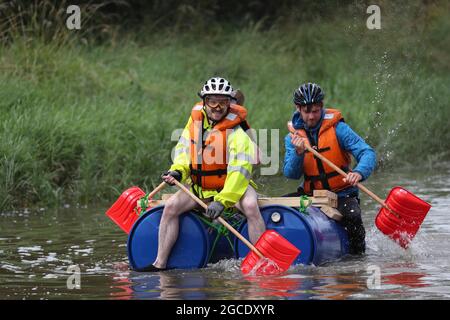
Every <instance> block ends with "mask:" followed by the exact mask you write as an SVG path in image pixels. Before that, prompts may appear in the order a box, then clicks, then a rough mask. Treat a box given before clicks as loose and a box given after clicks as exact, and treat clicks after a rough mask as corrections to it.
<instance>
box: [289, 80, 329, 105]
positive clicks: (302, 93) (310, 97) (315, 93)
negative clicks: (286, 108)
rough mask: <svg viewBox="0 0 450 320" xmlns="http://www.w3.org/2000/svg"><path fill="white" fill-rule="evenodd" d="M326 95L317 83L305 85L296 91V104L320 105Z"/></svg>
mask: <svg viewBox="0 0 450 320" xmlns="http://www.w3.org/2000/svg"><path fill="white" fill-rule="evenodd" d="M324 96H325V93H324V92H323V91H322V89H321V88H320V86H319V85H318V84H315V83H311V82H308V83H305V84H302V85H301V86H300V87H298V89H297V90H295V91H294V103H295V104H296V105H299V106H304V105H308V104H313V103H319V102H321V101H322V100H323V98H324Z"/></svg>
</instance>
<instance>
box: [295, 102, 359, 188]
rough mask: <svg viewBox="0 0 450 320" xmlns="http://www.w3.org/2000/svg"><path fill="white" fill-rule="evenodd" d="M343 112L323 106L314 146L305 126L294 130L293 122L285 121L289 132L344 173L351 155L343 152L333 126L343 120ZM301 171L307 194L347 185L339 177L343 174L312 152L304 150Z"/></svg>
mask: <svg viewBox="0 0 450 320" xmlns="http://www.w3.org/2000/svg"><path fill="white" fill-rule="evenodd" d="M343 119H344V118H343V117H342V114H341V112H340V111H339V110H336V109H326V111H325V115H324V118H323V120H322V124H321V126H320V129H319V134H318V138H317V140H318V141H317V144H316V145H314V143H313V141H314V140H313V139H312V137H310V136H309V134H308V133H307V132H306V130H304V129H299V130H296V129H294V128H293V126H292V123H291V122H288V127H289V131H290V132H291V135H292V134H298V135H299V136H301V137H303V138H306V139H307V140H308V141H309V143H310V145H311V147H312V148H314V149H316V150H317V151H318V152H320V153H321V154H322V155H323V156H324V157H326V158H327V159H328V160H330V161H331V162H333V163H334V164H335V165H337V166H338V167H340V168H341V169H342V170H344V171H345V172H348V171H349V170H350V164H351V157H350V154H349V153H348V152H346V151H344V150H343V149H342V148H341V147H340V145H339V141H338V139H337V136H336V125H337V124H338V123H339V121H341V120H343ZM303 174H304V178H305V183H304V185H303V189H304V190H305V193H306V194H308V195H312V193H313V190H316V189H327V190H330V191H333V192H337V191H339V190H343V189H345V188H347V187H350V184H349V183H347V182H344V181H343V180H342V176H340V174H339V173H338V172H337V171H335V170H333V169H332V168H331V167H330V166H329V165H328V164H326V163H325V162H323V161H321V160H320V159H318V158H316V157H315V156H314V155H313V154H312V153H311V152H309V151H308V150H305V157H304V160H303Z"/></svg>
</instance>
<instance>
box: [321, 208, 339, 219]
mask: <svg viewBox="0 0 450 320" xmlns="http://www.w3.org/2000/svg"><path fill="white" fill-rule="evenodd" d="M320 210H321V211H322V212H323V213H325V214H326V215H327V216H328V217H329V218H330V219H333V220H336V221H341V220H342V214H341V213H340V212H339V211H338V210H337V209H336V208H332V207H330V206H322V207H321V208H320Z"/></svg>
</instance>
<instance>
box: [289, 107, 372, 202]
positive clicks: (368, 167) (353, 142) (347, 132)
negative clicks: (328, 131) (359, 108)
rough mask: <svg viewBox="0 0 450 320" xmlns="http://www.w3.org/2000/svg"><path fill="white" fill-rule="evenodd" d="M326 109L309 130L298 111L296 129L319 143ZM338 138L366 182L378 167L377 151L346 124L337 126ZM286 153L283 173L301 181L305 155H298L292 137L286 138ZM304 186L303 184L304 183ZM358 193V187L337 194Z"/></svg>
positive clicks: (354, 169)
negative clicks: (308, 133)
mask: <svg viewBox="0 0 450 320" xmlns="http://www.w3.org/2000/svg"><path fill="white" fill-rule="evenodd" d="M324 115H325V109H323V110H322V117H321V118H320V121H319V123H318V124H317V125H316V126H315V127H314V128H308V127H307V126H306V124H305V123H304V122H303V119H302V117H301V115H300V113H299V112H298V111H296V112H295V113H294V115H293V117H292V124H293V126H294V128H295V129H305V130H307V131H309V132H310V133H311V136H312V137H314V139H315V140H316V141H317V136H318V133H319V129H320V126H321V124H322V120H323V116H324ZM336 136H337V139H338V142H339V145H340V146H341V148H342V149H343V150H346V151H348V152H350V153H351V155H352V156H353V157H354V158H355V159H356V161H357V165H356V167H355V168H353V170H352V171H353V172H358V173H359V174H361V176H362V180H361V181H364V180H366V179H367V178H368V177H369V176H370V174H371V173H372V171H373V170H374V169H375V165H376V155H375V151H374V150H373V149H372V148H371V147H370V146H369V145H368V144H367V143H366V142H365V141H364V139H362V138H361V137H360V136H358V135H357V134H356V133H355V132H354V131H353V130H352V129H351V128H350V127H349V125H348V124H346V123H345V122H342V121H341V122H339V123H338V124H337V125H336ZM284 145H285V149H286V151H285V152H286V153H285V156H284V166H283V173H284V175H285V176H286V177H287V178H290V179H300V177H302V176H303V158H304V155H303V154H302V155H298V154H297V152H296V151H295V146H294V145H293V144H292V143H291V137H290V135H289V134H288V135H286V137H285V138H284ZM302 186H303V183H302ZM352 193H356V194H357V193H358V187H349V188H347V189H344V190H342V191H339V192H338V193H337V195H338V197H345V196H346V195H348V194H352Z"/></svg>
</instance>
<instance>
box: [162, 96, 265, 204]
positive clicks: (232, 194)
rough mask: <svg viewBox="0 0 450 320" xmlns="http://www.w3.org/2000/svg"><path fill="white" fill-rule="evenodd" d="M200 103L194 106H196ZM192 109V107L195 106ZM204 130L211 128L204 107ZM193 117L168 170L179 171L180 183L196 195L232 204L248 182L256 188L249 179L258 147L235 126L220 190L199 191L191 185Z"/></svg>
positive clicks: (228, 144) (228, 137)
mask: <svg viewBox="0 0 450 320" xmlns="http://www.w3.org/2000/svg"><path fill="white" fill-rule="evenodd" d="M199 106H200V105H196V107H197V108H199ZM194 108H195V107H194ZM201 112H202V113H203V130H205V131H211V130H212V129H213V128H212V127H211V123H209V121H208V118H207V116H206V113H205V111H204V110H203V108H202V109H201ZM192 121H193V120H192V117H190V118H189V120H188V122H187V124H186V126H185V128H184V130H183V133H182V134H181V137H180V139H179V140H178V143H177V145H176V146H175V153H174V155H173V164H172V166H171V167H170V170H171V171H172V170H178V171H180V172H181V174H182V179H181V182H182V183H188V184H190V185H191V191H193V192H194V193H196V194H198V195H199V197H200V198H203V199H206V198H211V197H213V198H214V201H219V202H220V203H222V204H223V205H224V206H225V208H229V207H232V206H234V205H235V204H236V202H238V201H239V200H240V199H241V197H242V196H243V195H244V193H245V191H246V190H247V187H248V185H249V184H251V185H252V186H253V187H255V188H256V184H255V183H254V182H253V181H251V174H252V171H253V164H255V159H256V152H257V147H256V145H255V143H254V142H253V141H252V140H251V139H250V137H249V136H248V135H247V133H245V131H244V130H243V129H242V128H241V127H240V126H236V127H234V128H233V129H232V132H231V133H230V134H229V135H228V136H227V141H226V149H227V152H228V159H229V161H228V163H227V173H226V179H225V183H224V186H223V188H222V190H220V191H219V190H202V189H201V187H200V186H199V185H196V184H193V183H192V179H191V178H190V176H191V170H190V165H191V153H190V149H191V136H190V127H191V124H192Z"/></svg>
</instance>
